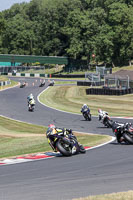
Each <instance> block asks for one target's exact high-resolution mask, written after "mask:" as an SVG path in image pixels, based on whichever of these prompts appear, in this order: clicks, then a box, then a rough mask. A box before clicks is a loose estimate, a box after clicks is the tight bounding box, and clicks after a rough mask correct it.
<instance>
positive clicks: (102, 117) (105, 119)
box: [98, 109, 113, 128]
mask: <svg viewBox="0 0 133 200" xmlns="http://www.w3.org/2000/svg"><path fill="white" fill-rule="evenodd" d="M98 119H99V121H101V123H103V124H104V126H106V127H107V128H112V123H113V121H112V120H111V118H110V116H109V115H108V112H106V111H102V110H101V109H99V110H98Z"/></svg>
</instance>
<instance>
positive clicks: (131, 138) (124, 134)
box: [112, 122, 133, 144]
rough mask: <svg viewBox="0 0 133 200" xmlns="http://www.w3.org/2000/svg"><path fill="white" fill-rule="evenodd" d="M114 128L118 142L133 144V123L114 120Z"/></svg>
mask: <svg viewBox="0 0 133 200" xmlns="http://www.w3.org/2000/svg"><path fill="white" fill-rule="evenodd" d="M112 130H113V132H114V134H115V136H116V139H117V142H118V143H122V142H125V143H127V144H133V127H132V124H131V123H119V122H113V124H112Z"/></svg>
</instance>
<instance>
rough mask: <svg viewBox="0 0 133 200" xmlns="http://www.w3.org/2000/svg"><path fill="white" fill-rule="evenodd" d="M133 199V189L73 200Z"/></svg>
mask: <svg viewBox="0 0 133 200" xmlns="http://www.w3.org/2000/svg"><path fill="white" fill-rule="evenodd" d="M125 199H126V200H132V199H133V191H128V192H118V193H112V194H105V195H96V196H88V197H85V198H78V199H73V200H125Z"/></svg>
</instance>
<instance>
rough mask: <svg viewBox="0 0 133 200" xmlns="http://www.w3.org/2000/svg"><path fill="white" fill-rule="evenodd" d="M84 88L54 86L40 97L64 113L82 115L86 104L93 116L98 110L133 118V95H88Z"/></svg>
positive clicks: (45, 102)
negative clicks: (82, 109)
mask: <svg viewBox="0 0 133 200" xmlns="http://www.w3.org/2000/svg"><path fill="white" fill-rule="evenodd" d="M87 88H88V87H84V86H54V87H50V88H49V89H48V90H46V91H45V92H44V93H42V95H41V96H40V101H41V102H43V103H44V104H46V105H48V106H51V107H53V108H56V109H60V110H63V111H68V112H73V113H80V109H81V107H82V105H83V104H84V103H86V104H88V105H89V107H90V109H91V113H92V115H97V114H98V112H97V111H98V109H99V108H101V109H102V110H106V111H107V112H109V115H111V116H129V117H133V94H128V95H122V96H108V95H86V92H85V89H87Z"/></svg>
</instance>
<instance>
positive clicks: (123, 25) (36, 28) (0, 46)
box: [0, 0, 133, 65]
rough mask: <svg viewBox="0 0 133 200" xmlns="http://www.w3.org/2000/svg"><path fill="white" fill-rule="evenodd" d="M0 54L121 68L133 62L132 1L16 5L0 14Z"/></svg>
mask: <svg viewBox="0 0 133 200" xmlns="http://www.w3.org/2000/svg"><path fill="white" fill-rule="evenodd" d="M0 53H7V54H29V55H44V56H69V57H72V58H75V59H81V58H86V59H88V60H89V61H90V60H92V59H95V61H98V62H99V61H104V62H106V63H113V64H117V65H118V64H121V65H122V64H125V63H126V62H128V61H129V60H131V59H132V58H133V1H132V0H31V2H30V3H21V4H14V5H13V6H12V7H11V8H10V9H8V10H5V11H3V12H1V13H0ZM92 55H95V57H93V56H92Z"/></svg>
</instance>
